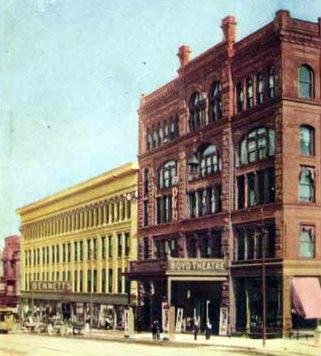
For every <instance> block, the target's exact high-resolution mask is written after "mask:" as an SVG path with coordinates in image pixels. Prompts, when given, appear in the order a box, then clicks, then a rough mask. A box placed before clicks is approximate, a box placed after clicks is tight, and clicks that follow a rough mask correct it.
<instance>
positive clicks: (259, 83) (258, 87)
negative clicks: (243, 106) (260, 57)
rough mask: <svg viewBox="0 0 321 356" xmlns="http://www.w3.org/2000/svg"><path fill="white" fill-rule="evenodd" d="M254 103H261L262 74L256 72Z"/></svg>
mask: <svg viewBox="0 0 321 356" xmlns="http://www.w3.org/2000/svg"><path fill="white" fill-rule="evenodd" d="M256 104H257V105H260V104H263V75H262V73H257V75H256Z"/></svg>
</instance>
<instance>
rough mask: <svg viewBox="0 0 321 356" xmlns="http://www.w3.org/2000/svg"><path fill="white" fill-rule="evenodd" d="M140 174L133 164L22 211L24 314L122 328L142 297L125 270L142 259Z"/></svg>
mask: <svg viewBox="0 0 321 356" xmlns="http://www.w3.org/2000/svg"><path fill="white" fill-rule="evenodd" d="M137 174H138V165H137V163H129V164H126V165H123V166H121V167H118V168H116V169H113V170H111V171H109V172H107V173H104V174H102V175H100V176H97V177H95V178H92V179H90V180H88V181H86V182H84V183H81V184H78V185H76V186H73V187H70V188H68V189H66V190H65V191H62V192H60V193H57V194H55V195H52V196H49V197H47V198H45V199H43V200H40V201H37V202H35V203H32V204H30V205H28V206H25V207H23V208H20V209H18V210H17V213H18V214H19V215H20V217H21V231H22V244H21V249H22V258H21V264H22V279H21V301H22V305H23V309H24V312H32V313H37V314H38V315H40V317H42V318H43V319H46V318H50V317H52V316H54V315H57V313H58V315H59V316H60V317H61V318H63V319H64V320H66V319H67V320H80V321H83V320H85V321H86V320H88V319H89V320H90V319H92V326H93V327H99V326H104V325H105V321H106V318H107V316H108V317H109V319H110V320H111V321H112V322H113V327H114V328H123V311H124V309H125V308H127V306H128V295H130V301H131V305H132V306H135V304H136V299H137V298H136V294H137V293H136V290H137V286H136V285H135V284H134V283H133V284H132V286H131V290H130V289H129V284H128V283H126V281H125V278H124V275H123V274H124V273H125V272H126V271H127V269H128V261H129V260H130V259H135V258H136V257H137V254H136V251H137V244H136V234H137V219H136V216H137V208H136V205H137Z"/></svg>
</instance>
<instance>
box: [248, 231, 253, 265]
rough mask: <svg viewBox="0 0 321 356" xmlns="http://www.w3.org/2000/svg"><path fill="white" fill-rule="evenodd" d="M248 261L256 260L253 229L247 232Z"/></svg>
mask: <svg viewBox="0 0 321 356" xmlns="http://www.w3.org/2000/svg"><path fill="white" fill-rule="evenodd" d="M247 259H248V260H253V259H254V231H253V230H252V229H250V230H248V232H247Z"/></svg>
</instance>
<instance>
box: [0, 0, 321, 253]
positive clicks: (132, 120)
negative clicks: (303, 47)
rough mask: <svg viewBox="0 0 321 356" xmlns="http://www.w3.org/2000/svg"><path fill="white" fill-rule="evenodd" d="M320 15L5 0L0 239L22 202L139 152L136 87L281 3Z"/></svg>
mask: <svg viewBox="0 0 321 356" xmlns="http://www.w3.org/2000/svg"><path fill="white" fill-rule="evenodd" d="M279 9H287V10H289V11H290V13H291V16H292V17H295V18H300V19H304V20H308V21H313V22H317V18H318V16H321V3H320V1H319V0H288V1H285V0H247V1H244V0H234V1H232V0H197V1H195V0H117V1H111V0H0V247H1V246H3V239H4V237H6V236H9V235H13V234H19V225H20V222H19V217H18V216H17V215H16V214H15V210H16V209H17V208H19V207H22V206H25V205H27V204H30V203H32V202H35V201H37V200H39V199H42V198H44V197H46V196H48V195H51V194H54V193H56V192H58V191H61V190H63V189H66V188H68V187H70V186H73V185H75V184H77V183H80V182H82V181H85V180H88V179H90V178H93V177H95V176H97V175H99V174H101V173H104V172H107V171H108V170H110V169H112V168H115V167H117V166H119V165H122V164H124V163H127V162H130V161H136V160H137V152H138V115H137V109H138V107H139V100H140V95H141V94H142V93H149V92H151V91H153V90H155V89H157V88H158V87H160V86H162V85H163V84H166V83H167V82H168V81H170V80H171V79H173V78H174V77H175V76H176V74H177V69H178V67H179V61H178V58H177V56H176V53H177V50H178V47H179V46H180V45H182V44H186V45H189V46H191V48H192V56H196V55H198V54H200V53H202V52H203V51H205V50H206V49H208V48H209V47H212V46H214V45H215V44H217V43H218V42H220V41H221V40H222V32H221V29H220V25H221V20H222V19H223V18H224V17H225V16H227V15H234V16H235V17H236V20H237V23H238V25H237V40H240V39H242V38H244V37H245V36H247V35H248V34H250V33H251V32H253V31H256V30H258V29H259V28H261V27H263V26H264V25H265V24H267V23H268V22H270V21H272V20H273V18H274V16H275V12H276V11H277V10H279Z"/></svg>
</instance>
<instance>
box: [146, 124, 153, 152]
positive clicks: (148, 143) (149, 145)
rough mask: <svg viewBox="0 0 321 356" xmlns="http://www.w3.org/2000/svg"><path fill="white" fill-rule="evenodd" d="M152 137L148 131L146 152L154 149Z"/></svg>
mask: <svg viewBox="0 0 321 356" xmlns="http://www.w3.org/2000/svg"><path fill="white" fill-rule="evenodd" d="M152 141H153V139H152V135H151V133H150V131H149V129H147V132H146V150H147V151H149V150H150V149H151V148H152Z"/></svg>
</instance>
